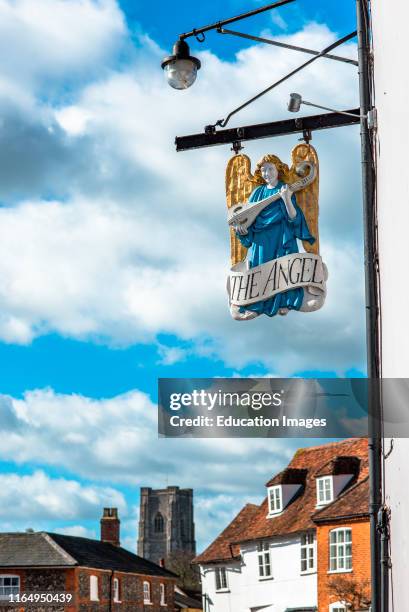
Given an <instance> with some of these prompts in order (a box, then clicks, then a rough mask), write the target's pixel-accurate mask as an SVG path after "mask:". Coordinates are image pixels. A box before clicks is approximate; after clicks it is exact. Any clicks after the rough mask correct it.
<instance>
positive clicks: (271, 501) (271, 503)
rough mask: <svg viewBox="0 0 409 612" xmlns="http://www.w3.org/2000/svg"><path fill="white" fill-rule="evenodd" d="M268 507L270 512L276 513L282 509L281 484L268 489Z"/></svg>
mask: <svg viewBox="0 0 409 612" xmlns="http://www.w3.org/2000/svg"><path fill="white" fill-rule="evenodd" d="M268 507H269V511H270V514H276V513H278V512H281V510H282V509H283V501H282V496H281V486H280V485H278V486H276V487H270V489H269V490H268Z"/></svg>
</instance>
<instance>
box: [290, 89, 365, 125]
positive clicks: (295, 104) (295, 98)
mask: <svg viewBox="0 0 409 612" xmlns="http://www.w3.org/2000/svg"><path fill="white" fill-rule="evenodd" d="M301 104H305V105H306V106H313V107H314V108H322V109H323V110H328V111H331V112H333V113H338V115H347V116H349V117H356V114H355V113H349V112H347V111H340V110H336V109H335V108H329V107H328V106H321V105H320V104H313V103H312V102H307V100H303V99H302V96H301V95H300V94H299V93H291V94H290V101H289V102H288V106H287V109H288V110H289V111H290V112H291V113H298V111H299V110H300V108H301ZM359 117H360V118H361V119H368V122H370V120H371V119H372V116H371V114H370V112H369V113H368V116H367V115H359Z"/></svg>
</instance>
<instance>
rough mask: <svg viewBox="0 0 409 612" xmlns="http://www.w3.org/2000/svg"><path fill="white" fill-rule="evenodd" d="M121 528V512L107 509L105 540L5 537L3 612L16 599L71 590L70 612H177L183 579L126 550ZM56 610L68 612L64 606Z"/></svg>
mask: <svg viewBox="0 0 409 612" xmlns="http://www.w3.org/2000/svg"><path fill="white" fill-rule="evenodd" d="M119 524H120V522H119V519H118V516H117V511H116V509H115V508H106V509H104V515H103V517H102V519H101V540H100V541H98V540H91V539H88V538H80V537H75V536H67V535H60V534H55V533H45V532H32V533H30V532H27V533H0V610H10V608H6V607H5V606H3V607H2V606H1V600H2V599H3V601H7V600H8V596H9V595H10V594H18V593H23V592H37V593H39V592H50V591H54V592H61V591H65V592H70V593H72V594H73V595H74V601H73V605H72V606H70V607H66V608H65V612H77V611H79V612H105V611H106V612H111V611H112V612H122V611H123V612H128V611H130V610H132V611H138V612H145V611H149V612H164V611H165V610H166V611H167V612H174V611H175V610H176V607H175V603H174V595H175V584H176V578H177V577H176V576H175V575H174V574H172V573H171V572H169V571H168V570H166V569H165V568H162V567H159V566H158V565H156V564H154V563H152V562H151V561H148V560H146V559H143V558H141V557H138V556H137V555H135V554H133V553H131V552H129V551H128V550H126V549H124V548H121V547H120V532H119ZM25 609H26V610H28V609H30V607H29V606H26V607H25ZM52 609H53V611H54V612H57V611H59V610H61V612H64V608H63V607H61V608H58V606H53V608H52ZM33 610H37V612H38V611H39V610H40V609H39V608H38V607H37V608H33ZM48 610H50V608H48Z"/></svg>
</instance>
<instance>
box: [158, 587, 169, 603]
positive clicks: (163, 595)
mask: <svg viewBox="0 0 409 612" xmlns="http://www.w3.org/2000/svg"><path fill="white" fill-rule="evenodd" d="M159 588H160V605H161V606H167V605H168V604H167V603H166V587H165V585H164V584H163V582H161V583H160V587H159Z"/></svg>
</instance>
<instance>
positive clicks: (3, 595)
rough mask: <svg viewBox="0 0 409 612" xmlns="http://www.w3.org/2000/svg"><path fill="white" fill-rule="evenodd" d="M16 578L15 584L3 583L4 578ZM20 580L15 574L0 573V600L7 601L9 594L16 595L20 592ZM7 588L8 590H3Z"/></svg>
mask: <svg viewBox="0 0 409 612" xmlns="http://www.w3.org/2000/svg"><path fill="white" fill-rule="evenodd" d="M5 578H7V579H10V580H12V579H14V580H17V584H16V585H12V584H10V585H5V584H4V579H5ZM20 585H21V580H20V576H18V575H17V574H0V601H9V598H10V595H18V594H19V593H20ZM5 590H7V591H8V592H5Z"/></svg>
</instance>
